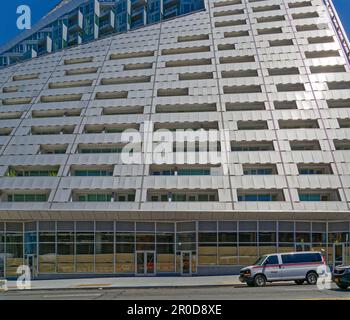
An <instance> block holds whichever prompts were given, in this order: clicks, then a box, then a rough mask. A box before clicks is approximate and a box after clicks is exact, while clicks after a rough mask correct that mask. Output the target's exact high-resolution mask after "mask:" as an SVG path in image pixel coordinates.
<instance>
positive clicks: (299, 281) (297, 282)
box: [295, 280, 305, 285]
mask: <svg viewBox="0 0 350 320" xmlns="http://www.w3.org/2000/svg"><path fill="white" fill-rule="evenodd" d="M304 281H305V280H295V283H296V284H297V285H301V284H303V283H304Z"/></svg>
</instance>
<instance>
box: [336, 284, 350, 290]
mask: <svg viewBox="0 0 350 320" xmlns="http://www.w3.org/2000/svg"><path fill="white" fill-rule="evenodd" d="M337 286H338V288H340V289H342V290H346V289H347V288H348V287H349V286H348V285H346V284H340V283H337Z"/></svg>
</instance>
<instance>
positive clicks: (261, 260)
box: [254, 256, 267, 266]
mask: <svg viewBox="0 0 350 320" xmlns="http://www.w3.org/2000/svg"><path fill="white" fill-rule="evenodd" d="M266 257H267V256H260V257H259V258H258V260H256V261H255V263H254V265H255V266H261V265H262V264H263V262H264V261H265V259H266Z"/></svg>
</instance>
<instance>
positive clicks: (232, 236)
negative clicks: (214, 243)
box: [219, 232, 237, 242]
mask: <svg viewBox="0 0 350 320" xmlns="http://www.w3.org/2000/svg"><path fill="white" fill-rule="evenodd" d="M219 242H237V233H236V232H219Z"/></svg>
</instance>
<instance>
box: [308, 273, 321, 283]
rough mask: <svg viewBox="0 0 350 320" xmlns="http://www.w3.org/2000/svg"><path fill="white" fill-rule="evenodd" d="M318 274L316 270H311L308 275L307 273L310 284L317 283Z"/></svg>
mask: <svg viewBox="0 0 350 320" xmlns="http://www.w3.org/2000/svg"><path fill="white" fill-rule="evenodd" d="M317 278H318V276H317V274H316V272H309V273H308V274H307V275H306V281H307V283H308V284H312V285H315V284H316V283H317Z"/></svg>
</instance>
